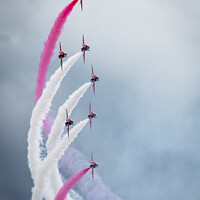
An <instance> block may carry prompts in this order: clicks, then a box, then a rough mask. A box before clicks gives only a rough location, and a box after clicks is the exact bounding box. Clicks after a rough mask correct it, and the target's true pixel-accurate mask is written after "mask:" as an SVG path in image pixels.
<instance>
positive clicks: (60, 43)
mask: <svg viewBox="0 0 200 200" xmlns="http://www.w3.org/2000/svg"><path fill="white" fill-rule="evenodd" d="M59 46H60V52H61V51H62V49H61V42H59Z"/></svg>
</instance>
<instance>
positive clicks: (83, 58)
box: [83, 50, 85, 63]
mask: <svg viewBox="0 0 200 200" xmlns="http://www.w3.org/2000/svg"><path fill="white" fill-rule="evenodd" d="M83 61H84V63H85V50H84V51H83Z"/></svg>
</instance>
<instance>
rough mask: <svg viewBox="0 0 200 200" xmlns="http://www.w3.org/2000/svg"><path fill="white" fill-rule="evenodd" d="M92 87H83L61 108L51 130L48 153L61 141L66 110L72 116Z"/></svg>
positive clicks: (88, 84) (85, 85) (87, 85)
mask: <svg viewBox="0 0 200 200" xmlns="http://www.w3.org/2000/svg"><path fill="white" fill-rule="evenodd" d="M90 85H91V83H90V82H89V83H85V84H84V85H82V86H81V87H80V88H79V89H78V90H76V91H75V92H74V93H73V94H72V95H70V96H69V99H68V100H67V101H66V102H65V103H64V104H63V105H62V106H60V108H59V110H58V114H57V117H56V119H55V121H54V124H53V126H52V128H51V132H50V134H49V136H48V140H47V143H46V147H47V152H48V153H49V152H50V151H51V150H52V149H53V147H54V146H55V144H56V143H57V142H58V141H59V140H60V137H61V134H62V133H63V130H64V127H65V119H66V109H67V110H68V114H69V116H70V114H71V112H72V111H73V109H74V108H75V107H76V105H77V104H78V102H79V100H80V99H81V98H82V97H83V95H84V94H85V92H86V91H87V89H88V87H89V86H90Z"/></svg>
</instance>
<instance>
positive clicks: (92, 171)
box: [92, 168, 94, 180]
mask: <svg viewBox="0 0 200 200" xmlns="http://www.w3.org/2000/svg"><path fill="white" fill-rule="evenodd" d="M92 180H94V168H92Z"/></svg>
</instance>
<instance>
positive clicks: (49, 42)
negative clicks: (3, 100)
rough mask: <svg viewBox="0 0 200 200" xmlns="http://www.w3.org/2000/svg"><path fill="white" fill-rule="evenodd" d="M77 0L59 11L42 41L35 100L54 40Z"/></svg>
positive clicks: (43, 80) (42, 82) (41, 88)
mask: <svg viewBox="0 0 200 200" xmlns="http://www.w3.org/2000/svg"><path fill="white" fill-rule="evenodd" d="M77 1H78V0H73V1H72V2H71V3H70V4H69V5H67V6H66V7H65V8H64V9H63V10H62V11H61V12H60V13H59V15H58V17H57V19H56V21H55V22H54V25H53V27H52V29H51V31H50V34H49V36H48V38H47V40H46V41H45V42H44V49H43V52H42V54H41V57H40V63H39V69H38V77H37V85H36V90H35V93H36V97H35V101H37V100H38V99H39V98H40V96H41V95H42V91H43V88H44V85H45V81H46V73H47V69H48V66H49V63H50V61H51V57H52V56H53V50H54V49H55V46H56V41H57V40H58V38H59V36H60V34H61V32H62V28H63V26H64V23H65V22H66V20H67V17H68V16H69V14H70V13H71V11H72V9H73V7H74V6H75V4H76V3H77Z"/></svg>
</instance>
